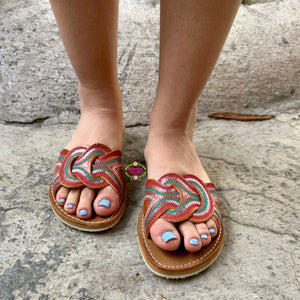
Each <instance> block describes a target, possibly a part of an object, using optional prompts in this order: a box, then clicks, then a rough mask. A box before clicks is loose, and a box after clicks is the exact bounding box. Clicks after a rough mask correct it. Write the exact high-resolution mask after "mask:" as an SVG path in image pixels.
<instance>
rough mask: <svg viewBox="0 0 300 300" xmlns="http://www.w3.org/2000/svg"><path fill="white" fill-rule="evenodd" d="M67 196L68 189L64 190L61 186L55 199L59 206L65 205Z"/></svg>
mask: <svg viewBox="0 0 300 300" xmlns="http://www.w3.org/2000/svg"><path fill="white" fill-rule="evenodd" d="M68 194H69V189H68V188H66V187H64V186H61V187H60V188H59V190H58V191H57V194H56V197H55V198H56V201H57V203H58V205H59V206H64V205H65V203H66V200H67V197H68Z"/></svg>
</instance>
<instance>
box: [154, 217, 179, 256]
mask: <svg viewBox="0 0 300 300" xmlns="http://www.w3.org/2000/svg"><path fill="white" fill-rule="evenodd" d="M150 235H151V238H152V240H153V242H154V243H155V244H156V245H157V246H158V247H160V248H161V249H163V250H167V251H174V250H176V249H177V248H178V247H179V245H180V235H179V233H178V231H177V229H176V227H175V225H174V224H172V223H170V222H168V221H166V220H163V219H158V220H157V221H156V222H155V223H154V224H153V225H152V226H151V228H150Z"/></svg>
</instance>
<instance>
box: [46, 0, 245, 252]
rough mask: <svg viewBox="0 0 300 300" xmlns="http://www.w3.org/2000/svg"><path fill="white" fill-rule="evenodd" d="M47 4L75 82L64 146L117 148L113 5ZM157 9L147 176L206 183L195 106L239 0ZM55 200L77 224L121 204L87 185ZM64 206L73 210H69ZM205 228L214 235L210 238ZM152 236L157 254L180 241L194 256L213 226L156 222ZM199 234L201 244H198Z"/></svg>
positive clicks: (165, 4)
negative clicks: (71, 128) (74, 106)
mask: <svg viewBox="0 0 300 300" xmlns="http://www.w3.org/2000/svg"><path fill="white" fill-rule="evenodd" d="M50 3H51V6H52V9H53V12H54V14H55V18H56V20H57V24H58V27H59V30H60V33H61V36H62V39H63V42H64V45H65V48H66V50H67V53H68V56H69V58H70V61H71V63H72V65H73V68H74V70H75V72H76V75H77V77H78V81H79V85H78V94H79V99H80V107H81V117H80V120H79V123H78V126H77V128H76V130H75V132H74V134H73V136H72V138H71V140H70V142H69V143H68V144H67V145H66V148H67V149H72V148H73V147H75V146H77V145H82V144H86V145H91V144H93V143H96V142H101V143H104V144H106V145H107V146H109V147H110V148H111V149H113V150H114V149H121V148H122V141H123V134H124V130H125V127H124V123H123V120H122V97H121V91H120V86H119V81H118V76H117V30H118V28H117V22H118V1H115V0H110V1H106V0H101V1H91V0H86V1H81V0H73V1H68V0H51V1H50ZM160 3H161V28H160V58H159V80H158V86H157V93H156V98H155V104H154V107H153V110H152V113H151V116H150V126H149V135H148V139H147V143H146V147H145V150H144V155H145V159H146V162H147V171H148V178H153V179H159V178H160V177H161V176H162V175H164V174H166V173H168V172H174V173H178V174H193V175H196V176H197V177H199V178H200V179H201V180H202V181H204V182H206V183H208V182H210V179H209V177H208V175H207V173H206V172H205V170H204V168H203V166H202V164H201V162H200V160H199V157H198V155H197V151H196V149H195V147H194V143H193V130H194V124H195V121H196V109H197V100H198V98H199V96H200V95H201V92H202V90H203V88H204V87H205V85H206V83H207V81H208V79H209V77H210V75H211V73H212V71H213V68H214V66H215V64H216V61H217V59H218V57H219V54H220V52H221V49H222V47H223V45H224V42H225V40H226V37H227V35H228V32H229V30H230V27H231V25H232V22H233V20H234V17H235V15H236V12H237V10H238V7H239V5H240V1H237V0H228V1H221V0H210V1H208V0H201V1H199V0H189V1H186V0H176V1H170V0H169V1H168V0H162V1H160ZM174 102H175V103H176V105H174ZM170 108H172V109H170ZM166 115H168V118H166V117H165V116H166ZM178 141H180V143H179V142H178ZM157 149H159V151H157ZM56 198H57V201H58V203H59V204H60V205H62V206H64V209H65V210H66V212H68V213H70V214H77V216H78V217H79V218H82V219H88V218H89V217H90V216H91V214H92V209H94V210H95V212H96V213H97V214H98V215H101V216H107V215H110V214H112V213H113V212H114V210H115V209H116V207H117V205H118V201H119V199H118V197H117V194H116V193H115V192H114V191H113V190H112V188H111V187H106V188H104V189H102V190H100V191H96V192H95V191H93V190H91V189H89V188H87V187H86V188H83V189H72V190H69V189H67V188H60V189H59V191H58V193H57V197H56ZM61 198H64V199H66V202H65V203H64V204H63V203H60V201H59V200H60V199H61ZM101 199H109V200H110V202H111V205H110V207H109V208H106V207H104V206H100V207H98V206H97V204H98V202H99V201H100V200H101ZM68 204H72V205H73V208H72V209H69V208H67V206H68ZM82 209H85V210H86V211H87V214H86V215H84V216H81V215H80V211H81V210H82ZM209 229H214V230H215V232H214V233H210V232H209ZM166 231H170V232H172V233H174V234H175V236H176V238H173V239H170V240H169V241H167V242H164V241H163V239H162V234H163V233H164V232H166ZM150 234H151V238H152V239H153V241H154V242H155V243H156V244H157V245H158V246H159V247H161V248H162V249H165V250H169V251H173V250H176V249H177V248H178V246H179V244H180V240H181V239H183V240H184V245H185V248H186V249H187V250H188V251H198V250H199V249H200V248H201V247H202V246H206V245H208V244H209V243H210V241H211V239H212V238H213V237H215V236H216V234H217V227H216V224H215V223H214V221H213V220H209V221H207V222H206V223H200V224H196V225H195V224H193V223H191V222H188V221H186V222H182V223H180V224H177V225H175V224H172V223H169V222H167V221H164V220H162V219H159V220H157V221H156V222H155V223H154V224H153V225H152V227H151V229H150ZM203 234H205V235H206V236H207V238H201V235H202V236H203ZM191 239H196V240H197V241H198V242H199V243H198V245H192V244H190V240H191Z"/></svg>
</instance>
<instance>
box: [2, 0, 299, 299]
mask: <svg viewBox="0 0 300 300" xmlns="http://www.w3.org/2000/svg"><path fill="white" fill-rule="evenodd" d="M279 2H281V1H278V5H281V4H280V3H279ZM287 2H288V3H292V4H293V3H296V1H287ZM8 3H9V2H8V1H0V5H3V6H2V7H4V8H5V9H6V12H7V15H9V14H10V15H13V14H14V13H15V14H17V12H18V11H19V7H18V4H20V3H21V4H22V5H23V6H24V13H28V15H30V14H31V12H30V11H31V8H32V5H33V2H32V1H28V2H26V3H25V2H24V1H23V2H22V1H10V3H11V4H10V5H9V4H8ZM132 3H133V4H132V6H131V5H130V4H129V1H127V2H126V1H124V2H123V5H124V7H126V5H127V7H128V9H129V8H130V9H132V10H133V9H134V8H136V7H138V2H136V1H133V2H132ZM26 5H27V6H26ZM30 5H31V6H30ZM141 5H142V4H141ZM145 5H147V6H148V8H149V7H153V9H152V10H150V11H151V12H150V13H149V14H150V15H151V14H155V13H156V12H157V1H146V2H145ZM259 5H266V6H267V5H272V3H268V4H255V5H253V6H251V7H253V8H252V9H253V10H254V11H255V10H256V9H259V8H257V7H258V6H259ZM23 6H22V7H23ZM38 7H40V8H41V7H42V8H43V9H44V10H43V16H45V15H46V16H48V15H50V13H49V10H47V9H49V7H48V6H47V4H46V2H45V1H41V4H39V5H38ZM0 10H1V6H0ZM245 12H246V9H245V8H243V11H242V13H243V14H244V13H245ZM32 15H33V16H34V13H32ZM121 17H122V16H121ZM49 18H50V17H49ZM122 18H125V16H123V17H122ZM122 18H121V19H122ZM125 19H126V18H125ZM125 19H122V20H123V22H125V21H124V20H125ZM28 20H29V24H34V23H35V22H36V23H40V24H43V22H45V20H44V19H35V18H34V17H32V18H31V19H30V18H29V19H28ZM50 20H52V19H51V18H50ZM52 21H53V20H52ZM52 21H51V22H52ZM16 22H17V20H16ZM51 22H50V23H51ZM239 22H241V21H239ZM51 24H53V23H51ZM2 25H3V24H2ZM51 26H54V25H51ZM137 26H138V25H137ZM4 27H5V28H6V29H11V28H15V27H14V24H13V23H5V24H4ZM37 28H38V27H37ZM235 28H236V27H235ZM37 30H38V29H37ZM235 30H236V29H235ZM24 31H25V33H24ZM9 32H10V34H11V33H12V32H13V33H16V31H14V30H12V31H9ZM22 32H23V33H22V37H23V40H22V39H21V40H20V41H19V43H23V42H24V34H25V36H26V28H25V29H24V30H23V31H22ZM16 34H17V33H16ZM145 34H147V32H146V33H145ZM11 36H12V35H11ZM56 38H57V39H58V37H56ZM132 39H133V38H132ZM6 40H7V39H6ZM28 40H29V41H32V37H31V36H30V35H28ZM133 40H134V39H133ZM0 41H1V38H0ZM2 41H3V39H2ZM38 41H39V40H38V39H37V37H35V42H38ZM125 41H126V39H125V38H123V39H122V43H123V44H124V45H125ZM131 42H132V40H128V43H129V44H130V43H131ZM152 42H153V43H154V44H155V42H156V41H155V40H154V41H152ZM15 43H16V41H15V40H14V44H13V45H12V44H6V45H5V47H3V48H1V47H0V50H1V49H2V52H1V53H2V54H3V53H11V56H1V57H2V58H1V65H0V66H1V67H2V69H1V70H2V79H3V81H2V84H1V86H0V92H1V95H2V98H1V101H2V105H3V103H4V104H5V105H3V106H2V107H1V112H0V113H1V118H0V119H1V122H0V153H1V156H0V241H1V243H0V257H1V264H0V299H299V294H300V289H299V285H300V284H299V283H300V259H299V257H300V249H299V235H300V233H299V214H300V209H299V185H300V171H299V170H300V155H299V149H300V114H299V108H300V92H299V87H300V86H299V82H300V80H299V79H300V78H299V73H297V72H296V71H295V73H294V75H293V79H291V80H294V83H293V85H292V87H293V89H292V90H291V89H290V88H291V86H288V84H287V85H286V86H284V85H280V84H281V83H283V82H284V79H282V78H280V80H279V82H280V84H279V86H278V91H277V92H276V91H275V92H274V95H275V96H274V95H273V96H274V97H270V98H269V100H268V101H263V98H261V99H260V100H259V97H258V96H257V95H256V98H255V99H256V100H255V101H254V100H253V101H254V102H253V103H254V104H253V106H251V105H250V108H251V109H254V111H257V112H261V113H264V114H273V115H275V119H272V120H269V121H264V122H248V123H242V122H237V121H224V120H212V119H209V118H207V113H208V110H205V114H204V113H203V112H202V113H201V115H200V117H199V121H198V122H197V125H196V130H195V142H196V146H197V150H198V153H199V156H200V157H201V159H202V161H203V164H204V165H205V167H206V169H207V172H208V174H209V176H210V177H211V178H212V180H213V182H214V183H215V184H216V186H217V191H218V194H219V198H220V199H221V210H222V213H223V218H224V223H225V230H226V236H225V245H224V246H225V247H224V250H223V252H222V254H221V256H220V257H219V259H218V260H217V261H216V263H215V264H214V265H213V266H211V267H210V268H209V269H208V270H206V271H205V272H203V273H202V274H200V275H199V276H196V277H193V278H190V279H185V280H178V281H170V280H165V279H161V278H159V277H157V276H155V275H154V274H152V273H151V272H150V271H148V269H147V268H146V266H145V264H144V262H143V260H142V258H141V256H140V254H139V249H138V242H137V233H136V225H137V218H138V213H139V211H140V209H141V207H142V199H143V189H144V181H141V182H130V181H129V180H128V181H127V191H128V198H127V203H128V204H127V208H126V211H125V214H124V217H123V218H122V220H121V221H120V223H119V224H118V225H117V226H116V227H114V228H113V229H112V230H109V231H107V232H104V233H101V234H90V233H82V232H79V231H77V230H74V229H71V228H69V227H67V226H65V225H64V224H62V223H61V222H59V221H58V220H57V219H56V217H55V216H54V214H53V213H52V210H51V207H50V204H49V201H48V196H47V193H48V184H49V182H50V180H51V176H52V173H53V168H54V164H55V161H56V158H57V155H58V152H59V150H60V149H61V148H62V147H63V146H64V145H65V144H66V142H67V141H68V138H69V136H70V135H71V133H72V130H73V128H74V122H75V120H76V118H77V117H78V114H77V112H76V109H74V110H73V115H72V114H71V110H68V105H69V104H70V105H71V106H72V105H73V107H75V108H76V101H75V100H76V99H74V97H73V98H72V93H73V87H74V78H73V77H68V75H64V74H65V73H64V72H63V70H64V68H65V65H59V67H58V68H57V70H56V73H55V72H54V73H53V74H52V77H47V76H46V77H45V78H44V77H43V76H45V75H46V74H50V71H49V69H48V68H50V69H51V68H54V67H53V66H48V65H47V61H46V60H44V56H43V55H44V54H45V53H44V52H45V51H46V50H45V47H46V46H45V45H44V46H43V45H41V46H40V47H41V49H44V50H41V51H40V52H39V54H37V58H36V60H35V64H34V65H32V66H31V67H32V72H36V73H35V74H36V75H34V76H35V77H34V76H33V77H32V78H33V79H32V80H30V79H28V78H31V77H28V78H27V77H26V78H25V77H23V75H24V74H25V73H24V72H25V69H24V64H25V62H24V61H25V60H24V58H26V51H27V50H26V48H24V47H23V48H22V49H23V50H22V51H21V50H16V52H14V51H13V49H11V52H9V51H8V48H9V47H12V48H13V47H17V48H18V45H17V46H16V44H15ZM149 43H150V42H149ZM136 47H137V48H136V49H137V50H138V51H141V49H138V46H136ZM237 47H238V46H237ZM290 47H291V48H290V49H292V50H290V51H291V52H290V53H293V51H294V50H293V49H294V48H293V47H294V46H293V45H290ZM130 49H134V48H130ZM56 50H57V49H54V52H55V51H56ZM28 51H30V49H29V50H28ZM47 51H48V50H47ZM47 51H46V52H47ZM14 55H15V56H14ZM55 55H56V54H55ZM57 55H59V56H58V57H59V61H64V59H65V58H64V53H63V52H61V53H59V52H57ZM124 55H125V56H126V55H127V57H128V58H130V55H131V56H132V57H135V59H136V55H139V54H136V53H134V51H133V52H132V53H131V54H128V53H127V54H126V53H125V54H124ZM153 55H156V54H153V53H152V54H151V53H147V54H145V56H144V59H145V60H144V62H145V63H146V61H147V57H150V58H149V59H150V61H151V59H153ZM12 57H14V59H12ZM279 57H280V56H279ZM279 57H278V59H277V60H279ZM124 59H125V58H124V57H123V58H122V57H121V56H120V59H119V66H120V68H121V69H122V66H123V65H122V64H123V63H124V62H125V65H126V62H128V65H130V66H131V64H132V61H134V59H133V60H130V59H129V60H128V59H125V60H124ZM277 60H274V62H273V63H274V64H276V61H277ZM13 61H15V64H14V63H13ZM51 61H52V60H51ZM36 62H38V63H36ZM298 62H299V61H298ZM8 63H9V64H11V65H10V67H7V68H6V70H7V71H8V75H6V73H5V72H3V71H4V70H5V68H4V67H3V66H8V65H9V64H8ZM20 64H21V65H20ZM22 64H23V65H22ZM299 66H300V65H299V64H298V65H297V61H295V66H294V69H295V70H299ZM26 67H28V64H27V62H26ZM67 68H68V67H67ZM126 68H127V69H126ZM126 68H124V70H125V71H126V70H127V71H128V70H129V69H128V67H126ZM297 68H298V69H297ZM54 69H55V68H54ZM26 70H27V69H26ZM51 70H52V69H51ZM125 71H124V72H125ZM152 71H153V72H154V73H151V72H152ZM13 72H15V77H13V76H12V74H13ZM68 72H69V71H68ZM145 73H146V72H145ZM150 73H151V74H150V75H149V76H156V75H155V69H151V70H150ZM266 73H271V71H270V72H266ZM266 73H265V76H266ZM67 74H69V73H67ZM140 75H141V74H140V73H137V74H134V73H130V72H129V73H127V75H126V76H128V78H130V79H125V77H121V83H122V88H123V91H124V94H125V97H127V98H126V99H128V95H129V94H130V92H131V90H134V89H135V88H136V85H135V84H134V80H138V79H139V78H140ZM70 76H71V75H70ZM240 76H242V75H240ZM244 76H245V78H247V74H246V73H245V75H244ZM282 76H284V75H282ZM289 76H290V74H287V75H286V78H288V79H289V78H290V77H289ZM297 76H298V77H297ZM10 78H14V79H13V80H11V81H10V80H9V79H10ZM70 78H71V79H70ZM122 78H123V79H122ZM269 79H270V78H269ZM39 80H40V81H39ZM51 80H53V82H52V81H51ZM122 80H123V81H122ZM151 80H152V83H153V79H151ZM286 80H287V79H286ZM59 81H61V82H62V83H61V85H60V86H59V87H57V83H58V82H59ZM68 82H69V83H70V85H71V87H69V89H67V91H66V97H67V103H66V104H64V105H62V107H61V106H59V105H58V102H57V101H56V100H53V102H51V101H50V100H51V98H49V96H48V94H47V91H49V93H50V94H51V97H54V96H55V95H57V96H58V98H59V99H61V97H62V92H61V89H62V87H66V86H67V85H68ZM138 82H139V85H142V84H143V81H141V82H140V81H138ZM145 82H146V83H145V86H146V88H145V90H144V91H143V87H142V86H139V92H140V93H141V95H144V96H145V98H147V97H148V94H149V95H150V89H149V88H148V87H147V84H148V83H147V80H146V79H145ZM297 83H298V85H297ZM27 85H31V86H27ZM274 86H275V85H274ZM22 88H23V91H22V90H21V89H22ZM266 88H269V86H266ZM273 88H274V87H272V89H273ZM285 88H286V90H285ZM36 89H38V92H36ZM272 89H271V90H272ZM71 90H72V92H71ZM246 92H247V91H246ZM12 95H16V98H14V97H13V96H12ZM22 95H23V96H22ZM30 95H32V99H31V101H32V102H30V97H31V96H30ZM248 96H249V95H248ZM22 97H23V98H22ZM140 97H141V96H140ZM249 97H250V96H249ZM39 99H40V100H39ZM207 99H208V98H207ZM270 99H271V100H270ZM23 100H24V101H23ZM72 101H73V102H72ZM127 101H128V100H127ZM220 101H221V103H222V105H224V104H225V103H228V99H227V100H226V99H225V100H224V99H223V98H222V97H220ZM222 101H223V102H222ZM236 101H237V100H236ZM243 101H244V100H243ZM245 101H246V100H245ZM247 101H248V100H247ZM250 102H251V101H250ZM250 102H247V103H248V104H249V103H250ZM72 103H73V104H72ZM74 103H75V104H74ZM128 103H129V102H126V101H125V103H124V107H125V111H126V109H127V112H128V113H129V112H130V111H131V110H132V111H134V109H136V111H143V109H144V108H143V107H141V106H143V105H144V104H145V103H144V102H142V103H141V106H139V103H136V104H135V105H136V108H134V107H133V108H132V107H130V109H129V108H128V107H129V105H131V104H128ZM236 103H238V102H236ZM35 104H36V105H37V106H38V107H36V106H35ZM30 105H31V106H30ZM239 105H240V104H236V106H234V107H235V108H239V107H242V108H243V109H244V111H247V109H246V108H247V105H245V102H244V104H243V105H242V106H239ZM231 108H233V106H232V107H231ZM48 109H49V110H50V114H47V113H48ZM210 109H212V108H210ZM245 109H246V110H245ZM236 111H237V112H239V110H236ZM66 116H72V118H73V119H71V121H70V122H67V121H66V120H67V118H66ZM133 116H134V115H132V116H130V115H129V114H127V117H126V118H127V119H126V120H128V121H126V125H127V130H126V135H125V141H124V148H123V153H124V165H127V164H129V163H131V162H133V161H134V160H138V161H140V162H142V163H144V158H143V147H144V145H145V141H146V137H147V131H148V126H147V123H145V122H144V119H142V120H140V122H139V120H138V119H134V121H132V122H130V119H131V118H133ZM145 116H146V115H145ZM141 123H142V125H141Z"/></svg>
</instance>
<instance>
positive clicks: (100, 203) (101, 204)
mask: <svg viewBox="0 0 300 300" xmlns="http://www.w3.org/2000/svg"><path fill="white" fill-rule="evenodd" d="M98 206H105V207H107V208H109V207H110V201H109V200H108V199H102V200H101V201H99V203H98Z"/></svg>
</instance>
